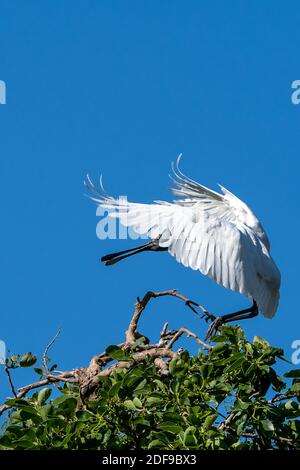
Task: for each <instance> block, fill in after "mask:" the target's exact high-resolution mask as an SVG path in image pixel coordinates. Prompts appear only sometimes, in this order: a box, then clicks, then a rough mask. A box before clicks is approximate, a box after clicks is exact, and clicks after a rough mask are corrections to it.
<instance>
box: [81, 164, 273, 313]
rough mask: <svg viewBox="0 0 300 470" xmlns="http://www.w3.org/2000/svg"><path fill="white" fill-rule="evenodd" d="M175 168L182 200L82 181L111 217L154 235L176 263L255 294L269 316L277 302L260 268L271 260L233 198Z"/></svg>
mask: <svg viewBox="0 0 300 470" xmlns="http://www.w3.org/2000/svg"><path fill="white" fill-rule="evenodd" d="M179 171H180V170H179V168H178V161H177V164H176V167H174V173H175V177H176V180H174V181H175V184H176V186H177V188H178V189H174V190H173V192H174V193H175V195H176V196H179V197H180V198H182V199H180V200H179V201H176V202H174V203H167V202H156V203H154V204H139V203H131V202H128V201H127V200H124V199H116V198H113V197H111V196H108V195H107V194H106V193H105V192H104V190H103V186H102V181H100V187H101V193H98V192H97V190H96V188H95V186H94V185H93V184H92V183H91V181H90V180H89V179H88V180H87V182H86V186H87V187H88V188H89V189H90V191H91V192H92V193H93V195H92V199H93V200H94V201H95V202H96V203H97V204H99V205H100V206H102V207H103V208H104V209H106V210H108V212H109V215H110V216H111V217H115V218H118V219H119V220H120V222H121V223H122V224H123V225H124V226H126V227H131V228H132V229H133V230H134V231H135V232H136V233H138V234H140V235H144V234H146V235H147V236H148V237H149V238H151V239H155V238H159V244H160V246H162V247H167V248H168V251H169V253H170V254H171V255H172V256H174V257H175V258H176V260H177V261H178V262H180V263H182V264H183V265H184V266H187V267H190V268H192V269H194V270H199V271H200V272H201V273H202V274H204V275H206V276H208V277H210V278H211V279H213V280H214V281H216V282H217V283H218V284H220V285H222V286H224V287H226V288H229V289H231V290H233V291H237V292H240V293H241V294H244V295H246V296H247V297H249V298H255V299H256V301H257V303H258V306H259V308H260V310H261V311H262V312H263V313H265V314H266V315H267V316H272V315H273V314H274V311H275V310H276V307H277V303H278V302H277V303H276V299H275V301H274V300H272V302H273V303H272V305H271V304H270V302H271V297H270V296H269V294H268V292H267V291H269V290H268V289H266V285H265V280H264V269H263V267H264V265H265V264H266V263H270V262H271V263H272V260H271V258H270V257H269V256H268V253H267V252H264V251H263V246H262V244H261V242H260V240H259V239H258V238H257V237H256V236H255V233H254V234H253V233H251V232H249V231H248V230H244V227H243V226H244V224H243V212H242V211H241V209H240V206H239V199H237V198H236V199H237V201H235V200H234V198H235V196H234V195H231V193H229V192H228V193H227V192H226V190H225V189H223V191H224V194H218V193H216V192H215V191H212V190H210V189H208V188H206V187H205V186H202V185H200V184H199V183H196V182H194V181H193V180H191V179H190V178H187V177H185V176H184V175H183V174H182V173H180V172H179ZM264 263H265V264H264ZM267 271H268V270H267ZM274 290H275V291H276V289H274ZM270 295H271V294H270ZM268 296H269V297H270V298H269V297H268ZM274 302H275V303H274ZM275 304H276V305H275ZM268 305H271V307H268ZM274 309H275V310H274Z"/></svg>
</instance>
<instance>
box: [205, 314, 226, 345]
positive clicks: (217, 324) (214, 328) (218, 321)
mask: <svg viewBox="0 0 300 470" xmlns="http://www.w3.org/2000/svg"><path fill="white" fill-rule="evenodd" d="M223 323H224V318H223V317H215V318H214V320H213V321H212V323H211V325H210V326H209V328H208V330H207V332H206V336H205V339H206V340H207V339H210V338H211V337H212V336H214V335H215V334H216V333H217V332H218V331H219V329H220V328H221V326H222V325H223Z"/></svg>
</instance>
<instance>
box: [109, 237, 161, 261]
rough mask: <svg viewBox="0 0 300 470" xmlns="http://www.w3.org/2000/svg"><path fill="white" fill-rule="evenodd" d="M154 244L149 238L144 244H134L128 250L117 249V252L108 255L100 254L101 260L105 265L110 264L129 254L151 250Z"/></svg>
mask: <svg viewBox="0 0 300 470" xmlns="http://www.w3.org/2000/svg"><path fill="white" fill-rule="evenodd" d="M156 244H157V242H156V241H155V240H151V241H150V242H148V243H145V244H144V245H140V246H136V247H134V248H130V249H129V250H123V251H118V252H117V253H110V254H108V255H105V256H102V258H101V261H103V262H105V265H106V266H112V265H113V264H115V263H118V262H119V261H121V260H122V259H125V258H129V256H133V255H136V254H137V253H142V252H143V251H151V250H153V248H154V246H155V245H156Z"/></svg>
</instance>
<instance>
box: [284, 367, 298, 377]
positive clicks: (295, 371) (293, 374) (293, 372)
mask: <svg viewBox="0 0 300 470" xmlns="http://www.w3.org/2000/svg"><path fill="white" fill-rule="evenodd" d="M283 376H284V377H288V378H289V379H298V378H300V369H293V370H290V371H288V372H286V373H285V374H283Z"/></svg>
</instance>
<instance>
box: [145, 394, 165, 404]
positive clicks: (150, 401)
mask: <svg viewBox="0 0 300 470" xmlns="http://www.w3.org/2000/svg"><path fill="white" fill-rule="evenodd" d="M161 402H162V399H161V398H159V397H154V396H151V397H149V398H147V405H149V406H153V405H159V404H160V403H161Z"/></svg>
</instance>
